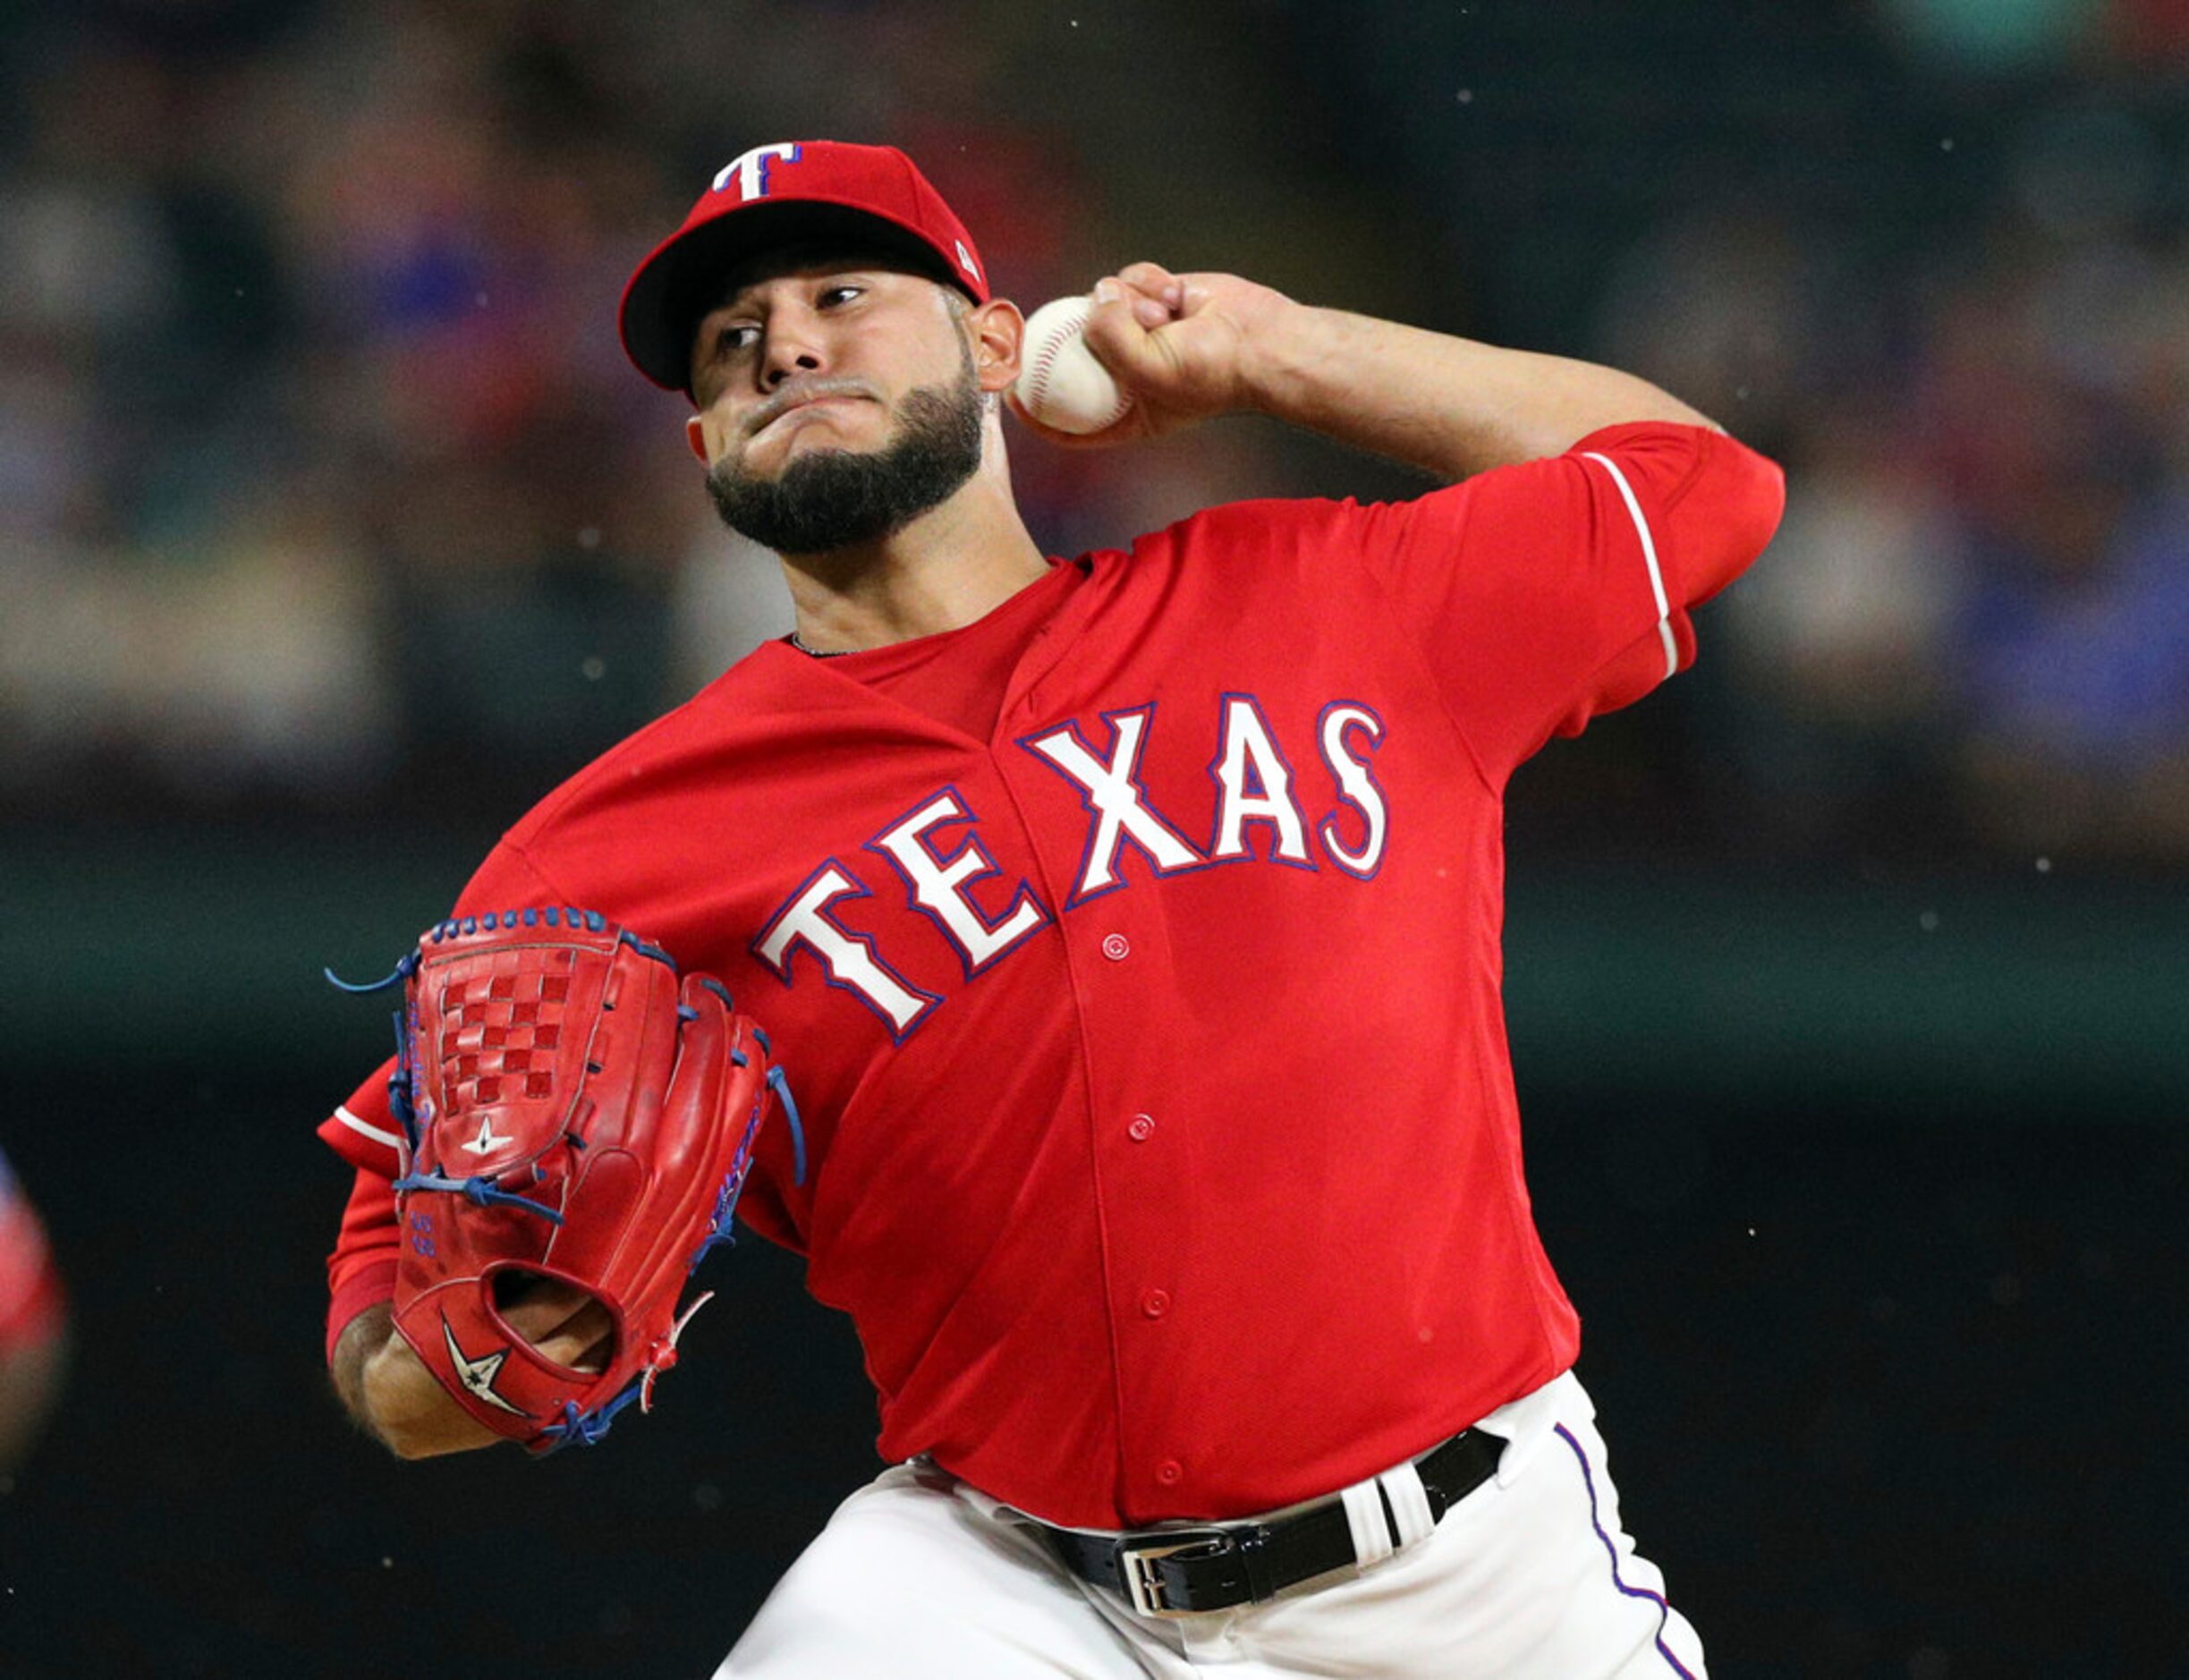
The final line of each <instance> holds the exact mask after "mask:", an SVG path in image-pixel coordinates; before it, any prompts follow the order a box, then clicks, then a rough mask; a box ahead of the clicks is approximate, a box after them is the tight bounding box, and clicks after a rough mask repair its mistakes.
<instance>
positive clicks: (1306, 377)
mask: <svg viewBox="0 0 2189 1680" xmlns="http://www.w3.org/2000/svg"><path fill="white" fill-rule="evenodd" d="M1273 295H1276V294H1273ZM1352 320H1353V317H1351V316H1348V315H1346V314H1345V313H1344V312H1343V311H1342V310H1327V309H1320V308H1318V307H1317V306H1315V305H1314V304H1311V303H1295V302H1294V301H1292V300H1291V299H1290V298H1286V297H1282V296H1278V297H1277V303H1276V305H1275V306H1274V307H1272V308H1271V309H1270V310H1269V311H1268V314H1267V316H1266V317H1264V318H1262V319H1260V320H1259V321H1257V322H1256V323H1254V326H1253V329H1252V330H1251V331H1250V332H1247V333H1245V334H1243V335H1242V336H1241V343H1240V356H1239V387H1240V404H1239V405H1240V406H1241V407H1242V408H1243V409H1249V410H1251V411H1252V412H1255V413H1258V414H1267V415H1268V416H1270V417H1271V418H1272V419H1275V420H1286V421H1289V422H1291V423H1292V424H1294V425H1301V426H1312V425H1314V424H1315V420H1316V416H1317V415H1318V413H1319V412H1320V410H1321V407H1322V404H1321V403H1320V402H1319V400H1318V394H1319V393H1320V392H1322V391H1323V390H1324V389H1325V388H1326V387H1327V386H1328V383H1329V370H1330V369H1331V368H1332V367H1333V365H1334V364H1336V362H1337V361H1339V360H1340V359H1341V357H1342V354H1343V346H1344V344H1345V335H1346V332H1347V330H1348V327H1349V324H1350V323H1351V322H1352Z"/></svg>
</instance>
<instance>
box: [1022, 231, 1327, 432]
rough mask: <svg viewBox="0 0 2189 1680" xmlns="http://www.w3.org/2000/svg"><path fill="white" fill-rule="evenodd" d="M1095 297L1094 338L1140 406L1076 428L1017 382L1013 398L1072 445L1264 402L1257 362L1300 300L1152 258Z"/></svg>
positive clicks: (1103, 359)
mask: <svg viewBox="0 0 2189 1680" xmlns="http://www.w3.org/2000/svg"><path fill="white" fill-rule="evenodd" d="M1297 309H1298V306H1297V305H1296V304H1294V302H1293V301H1291V300H1290V299H1289V298H1286V297H1285V295H1284V294H1283V293H1279V292H1274V291H1272V290H1270V289H1269V288H1268V286H1264V285H1258V284H1255V283H1254V282H1252V281H1251V280H1243V279H1241V278H1240V277H1239V276H1236V275H1226V274H1187V275H1175V274H1172V273H1171V272H1170V271H1169V270H1168V269H1167V268H1163V267H1159V266H1158V265H1157V264H1155V263H1151V262H1140V263H1134V264H1133V265H1132V266H1131V267H1127V268H1124V269H1121V270H1119V271H1118V273H1117V274H1116V275H1115V276H1110V277H1109V278H1107V279H1104V280H1102V281H1099V282H1098V283H1097V284H1096V286H1095V288H1094V292H1093V294H1092V296H1091V299H1090V309H1089V310H1088V313H1087V319H1086V327H1085V329H1084V331H1085V341H1086V345H1087V348H1088V349H1089V350H1090V351H1091V352H1093V354H1094V357H1095V359H1096V360H1097V361H1099V362H1100V363H1101V364H1102V365H1103V366H1104V367H1105V368H1107V369H1108V370H1109V372H1110V375H1111V377H1112V378H1115V379H1116V382H1117V385H1118V386H1119V388H1120V389H1121V390H1122V391H1124V393H1126V394H1127V395H1129V396H1130V397H1131V398H1132V399H1133V400H1132V404H1131V406H1130V407H1129V408H1127V409H1126V411H1125V412H1124V414H1123V415H1122V416H1120V417H1119V418H1118V420H1116V422H1115V423H1114V424H1112V425H1109V426H1107V427H1105V428H1102V429H1101V430H1099V431H1095V432H1089V433H1078V434H1074V433H1066V432H1063V431H1059V430H1058V429H1056V428H1054V427H1050V426H1046V425H1043V424H1042V423H1041V421H1040V420H1039V419H1038V418H1036V417H1035V416H1033V415H1031V414H1030V413H1028V412H1027V410H1026V406H1025V404H1024V403H1022V401H1020V400H1019V397H1018V394H1017V393H1016V392H1015V391H1014V394H1013V398H1012V403H1011V406H1012V410H1013V412H1014V413H1016V414H1017V415H1018V417H1019V418H1020V419H1021V420H1024V421H1025V422H1026V423H1027V424H1028V425H1029V426H1031V428H1033V429H1034V430H1036V431H1037V432H1039V433H1040V435H1041V436H1042V437H1046V438H1048V440H1049V441H1051V442H1053V443H1058V444H1063V445H1066V446H1090V445H1091V446H1094V447H1102V446H1106V445H1111V444H1119V443H1129V442H1132V441H1133V440H1134V439H1137V438H1143V437H1159V436H1161V435H1163V434H1164V433H1166V432H1171V431H1175V430H1177V429H1178V428H1181V427H1183V426H1188V425H1191V424H1192V423H1193V422H1194V421H1196V420H1206V419H1208V418H1209V417H1210V416H1212V415H1217V414H1225V413H1231V412H1236V411H1239V410H1243V409H1251V408H1256V407H1259V406H1260V401H1259V393H1258V390H1257V386H1256V377H1257V369H1258V368H1259V366H1260V364H1261V362H1262V361H1265V360H1266V359H1267V358H1268V354H1269V352H1272V351H1274V350H1276V349H1277V348H1278V341H1279V340H1280V339H1281V336H1282V335H1283V332H1284V330H1285V319H1286V318H1287V316H1288V315H1289V314H1290V313H1291V312H1293V311H1294V310H1297Z"/></svg>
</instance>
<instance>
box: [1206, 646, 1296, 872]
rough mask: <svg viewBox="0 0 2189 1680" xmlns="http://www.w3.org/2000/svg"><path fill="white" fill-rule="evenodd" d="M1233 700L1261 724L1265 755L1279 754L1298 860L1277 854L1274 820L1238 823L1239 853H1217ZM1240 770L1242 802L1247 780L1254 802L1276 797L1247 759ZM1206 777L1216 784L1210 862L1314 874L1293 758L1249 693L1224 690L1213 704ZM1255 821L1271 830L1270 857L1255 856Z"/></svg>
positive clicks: (1280, 829)
mask: <svg viewBox="0 0 2189 1680" xmlns="http://www.w3.org/2000/svg"><path fill="white" fill-rule="evenodd" d="M1234 700H1244V701H1245V702H1246V703H1247V706H1248V707H1249V708H1251V710H1252V712H1253V714H1254V721H1255V722H1256V723H1258V724H1260V725H1261V738H1262V739H1263V740H1264V741H1266V742H1268V743H1269V751H1271V752H1274V753H1275V754H1276V755H1277V763H1278V764H1280V765H1282V766H1283V767H1284V770H1285V803H1286V804H1287V805H1290V806H1291V807H1292V814H1293V819H1294V821H1296V822H1297V823H1298V824H1299V825H1300V850H1301V853H1302V856H1300V857H1296V858H1288V857H1285V856H1283V855H1281V854H1280V853H1279V852H1278V850H1277V848H1278V846H1279V845H1280V844H1282V842H1283V840H1284V837H1285V836H1284V826H1283V825H1282V824H1281V823H1279V822H1278V821H1277V819H1276V818H1274V817H1247V818H1243V819H1242V820H1241V822H1240V825H1239V850H1238V851H1236V852H1218V850H1217V842H1218V841H1219V840H1220V839H1222V838H1223V836H1224V807H1225V804H1226V794H1225V789H1224V776H1223V764H1224V759H1225V757H1226V754H1227V753H1228V752H1229V751H1230V750H1231V705H1232V702H1233V701H1234ZM1239 768H1240V776H1239V796H1240V798H1242V799H1244V798H1246V797H1247V796H1248V793H1249V789H1248V786H1247V784H1248V782H1249V781H1250V780H1251V781H1252V782H1253V784H1254V786H1253V788H1252V790H1251V792H1252V796H1253V797H1254V798H1256V799H1265V800H1266V799H1271V798H1273V797H1275V796H1274V795H1273V794H1272V793H1270V792H1269V789H1268V785H1266V784H1264V783H1263V782H1262V779H1261V775H1260V772H1259V771H1258V770H1256V769H1255V768H1254V766H1253V763H1252V760H1251V756H1249V755H1246V754H1242V756H1241V759H1240V765H1239ZM1209 780H1210V781H1211V782H1213V783H1215V784H1216V814H1215V816H1214V818H1213V819H1211V820H1210V822H1209V844H1208V846H1207V847H1206V850H1207V852H1208V853H1209V862H1210V864H1212V865H1214V864H1218V863H1281V864H1283V865H1284V866H1285V868H1286V869H1291V870H1306V871H1307V872H1308V873H1309V874H1311V875H1313V874H1315V873H1317V872H1318V871H1317V870H1316V867H1315V853H1314V848H1313V846H1312V845H1311V844H1310V842H1309V838H1308V833H1309V830H1308V820H1307V813H1306V812H1305V811H1303V810H1301V809H1300V800H1299V796H1298V793H1297V791H1296V790H1297V789H1298V788H1299V785H1300V773H1299V772H1298V771H1297V770H1295V769H1294V768H1292V760H1291V759H1287V758H1286V757H1285V749H1284V747H1283V746H1281V745H1280V744H1279V743H1278V742H1277V731H1276V730H1274V729H1272V728H1270V727H1269V715H1268V713H1267V712H1265V711H1263V710H1262V708H1261V701H1260V700H1257V699H1256V698H1255V697H1254V696H1253V695H1251V694H1248V693H1244V692H1236V691H1232V690H1226V692H1225V693H1224V695H1223V697H1222V698H1221V699H1219V700H1218V701H1217V706H1216V756H1215V757H1214V758H1212V759H1209ZM1256 823H1264V824H1267V825H1268V828H1269V855H1268V857H1266V858H1259V857H1257V856H1255V854H1254V836H1253V832H1252V830H1253V827H1254V825H1255V824H1256Z"/></svg>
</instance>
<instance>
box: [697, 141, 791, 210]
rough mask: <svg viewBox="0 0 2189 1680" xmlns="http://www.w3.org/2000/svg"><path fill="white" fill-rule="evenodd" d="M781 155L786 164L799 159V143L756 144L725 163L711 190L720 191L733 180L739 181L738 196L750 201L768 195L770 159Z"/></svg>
mask: <svg viewBox="0 0 2189 1680" xmlns="http://www.w3.org/2000/svg"><path fill="white" fill-rule="evenodd" d="M771 157H780V158H781V159H783V161H784V162H785V163H786V164H794V163H796V162H797V161H798V145H797V142H796V141H794V140H785V141H783V142H781V143H780V144H778V145H775V146H755V147H754V148H752V149H751V151H749V152H747V153H746V154H745V155H744V156H743V157H740V158H738V159H737V161H736V162H734V163H732V164H725V165H723V169H722V173H721V174H718V175H717V176H716V177H715V184H714V185H713V186H712V187H711V188H709V189H708V191H713V192H719V191H722V189H723V188H725V187H726V186H728V185H729V184H730V182H733V181H734V182H737V196H738V197H739V198H740V199H745V200H746V201H748V202H750V201H751V200H752V199H764V198H766V197H767V196H768V159H769V158H771Z"/></svg>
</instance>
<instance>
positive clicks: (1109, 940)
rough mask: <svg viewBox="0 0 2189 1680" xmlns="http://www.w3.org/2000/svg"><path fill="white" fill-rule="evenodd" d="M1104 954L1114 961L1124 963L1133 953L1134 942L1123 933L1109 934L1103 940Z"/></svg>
mask: <svg viewBox="0 0 2189 1680" xmlns="http://www.w3.org/2000/svg"><path fill="white" fill-rule="evenodd" d="M1102 955H1104V956H1106V957H1107V958H1109V960H1110V961H1111V962H1113V963H1122V962H1124V960H1125V958H1127V957H1129V956H1131V955H1133V943H1132V941H1131V940H1129V939H1127V938H1125V937H1124V935H1123V934H1122V933H1113V934H1109V935H1107V936H1106V937H1105V938H1103V941H1102Z"/></svg>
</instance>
